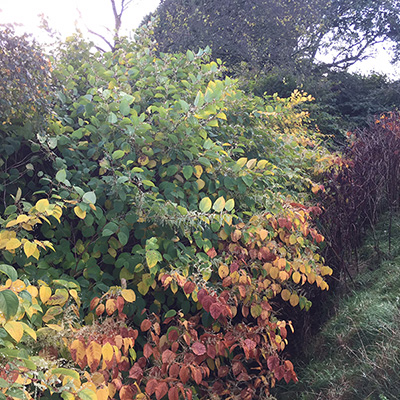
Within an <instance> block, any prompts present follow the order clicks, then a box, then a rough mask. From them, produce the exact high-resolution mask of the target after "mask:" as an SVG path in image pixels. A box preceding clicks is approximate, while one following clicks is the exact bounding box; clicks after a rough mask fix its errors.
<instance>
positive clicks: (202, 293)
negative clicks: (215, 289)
mask: <svg viewBox="0 0 400 400" xmlns="http://www.w3.org/2000/svg"><path fill="white" fill-rule="evenodd" d="M207 294H208V293H207V291H206V290H205V289H200V290H199V292H198V293H197V299H198V300H199V302H200V304H203V299H204V297H205V296H207Z"/></svg>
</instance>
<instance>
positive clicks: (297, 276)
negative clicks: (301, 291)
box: [292, 271, 301, 283]
mask: <svg viewBox="0 0 400 400" xmlns="http://www.w3.org/2000/svg"><path fill="white" fill-rule="evenodd" d="M300 279H301V275H300V273H299V272H297V271H295V272H293V275H292V280H293V282H294V283H299V282H300Z"/></svg>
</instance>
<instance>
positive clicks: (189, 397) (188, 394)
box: [186, 389, 193, 400]
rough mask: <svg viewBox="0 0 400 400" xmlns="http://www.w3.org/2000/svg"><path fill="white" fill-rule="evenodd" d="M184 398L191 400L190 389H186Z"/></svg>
mask: <svg viewBox="0 0 400 400" xmlns="http://www.w3.org/2000/svg"><path fill="white" fill-rule="evenodd" d="M186 397H187V399H188V400H193V393H192V389H187V390H186Z"/></svg>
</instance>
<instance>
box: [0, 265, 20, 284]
mask: <svg viewBox="0 0 400 400" xmlns="http://www.w3.org/2000/svg"><path fill="white" fill-rule="evenodd" d="M0 272H2V273H3V274H6V275H7V276H8V277H9V278H10V279H11V280H12V281H16V280H17V279H18V273H17V271H16V270H15V268H14V267H12V266H11V265H7V264H0Z"/></svg>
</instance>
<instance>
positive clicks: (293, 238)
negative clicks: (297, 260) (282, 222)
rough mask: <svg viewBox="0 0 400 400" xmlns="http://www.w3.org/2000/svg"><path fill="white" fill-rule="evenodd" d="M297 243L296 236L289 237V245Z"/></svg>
mask: <svg viewBox="0 0 400 400" xmlns="http://www.w3.org/2000/svg"><path fill="white" fill-rule="evenodd" d="M296 243H297V237H296V235H290V237H289V244H291V245H294V244H296Z"/></svg>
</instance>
